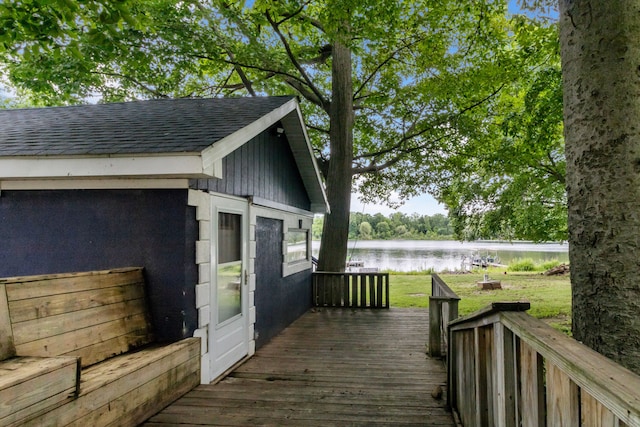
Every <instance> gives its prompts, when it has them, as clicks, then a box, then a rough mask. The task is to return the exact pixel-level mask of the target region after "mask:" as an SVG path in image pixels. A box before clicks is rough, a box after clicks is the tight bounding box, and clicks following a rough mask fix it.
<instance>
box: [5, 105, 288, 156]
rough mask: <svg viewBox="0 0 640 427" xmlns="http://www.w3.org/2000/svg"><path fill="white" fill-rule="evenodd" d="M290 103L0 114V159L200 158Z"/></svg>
mask: <svg viewBox="0 0 640 427" xmlns="http://www.w3.org/2000/svg"><path fill="white" fill-rule="evenodd" d="M291 99H292V97H289V96H287V97H284V96H283V97H264V98H258V97H255V98H213V99H158V100H149V101H136V102H123V103H114V104H92V105H76V106H71V107H55V108H29V109H16V110H0V156H34V155H37V156H46V155H83V154H143V153H180V152H200V151H203V150H204V149H206V148H207V147H209V146H210V145H212V144H214V143H215V142H217V141H219V140H221V139H222V138H224V137H226V136H228V135H231V134H233V133H234V132H236V131H238V130H240V129H242V128H244V127H246V126H248V125H250V124H251V123H253V122H255V121H256V120H258V119H260V118H261V117H263V116H264V115H266V114H268V113H270V112H271V111H273V110H275V109H276V108H278V107H281V106H282V105H283V104H285V103H287V102H288V101H290V100H291Z"/></svg>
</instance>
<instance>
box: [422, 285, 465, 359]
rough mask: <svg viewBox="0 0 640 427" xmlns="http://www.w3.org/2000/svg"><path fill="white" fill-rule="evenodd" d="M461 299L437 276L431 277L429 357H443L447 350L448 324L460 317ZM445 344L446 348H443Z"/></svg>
mask: <svg viewBox="0 0 640 427" xmlns="http://www.w3.org/2000/svg"><path fill="white" fill-rule="evenodd" d="M459 301H460V297H459V296H458V295H456V293H455V292H453V291H452V290H451V288H449V286H447V284H446V283H445V282H444V281H443V280H442V279H441V278H440V276H438V275H437V274H435V273H434V274H432V275H431V296H430V297H429V356H431V357H442V356H443V354H442V353H443V351H442V349H443V347H444V348H447V343H448V324H449V322H450V321H452V320H454V319H456V318H457V317H458V302H459ZM443 343H444V346H443Z"/></svg>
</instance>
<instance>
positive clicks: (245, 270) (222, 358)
mask: <svg viewBox="0 0 640 427" xmlns="http://www.w3.org/2000/svg"><path fill="white" fill-rule="evenodd" d="M210 202H211V231H210V233H211V254H210V256H211V294H210V304H211V311H210V319H209V340H208V341H209V342H208V344H209V351H210V357H211V360H210V366H209V371H210V372H209V376H210V378H211V380H215V379H216V378H218V377H219V376H221V375H222V374H224V373H225V372H226V371H227V370H228V369H229V368H231V367H232V366H234V365H235V364H236V363H238V362H239V361H241V360H242V359H243V358H244V357H246V356H247V355H248V354H249V343H250V334H249V332H250V328H249V321H250V312H249V273H250V271H249V237H250V236H249V223H250V221H249V219H250V218H249V201H248V200H247V199H243V198H240V197H232V196H226V195H220V194H211V201H210ZM220 212H224V213H231V214H239V215H241V216H242V223H241V230H242V245H241V257H242V272H241V284H240V289H241V293H240V294H241V313H240V314H238V315H236V316H234V317H232V318H231V319H228V320H226V321H223V322H221V323H220V324H218V292H217V291H218V287H217V286H218V283H217V268H218V213H220ZM225 334H229V335H230V334H235V335H236V338H238V339H239V340H240V341H239V342H238V343H237V344H236V345H233V346H231V348H229V349H226V348H223V349H221V348H220V346H219V344H218V342H219V341H223V340H225V339H227V336H228V335H225Z"/></svg>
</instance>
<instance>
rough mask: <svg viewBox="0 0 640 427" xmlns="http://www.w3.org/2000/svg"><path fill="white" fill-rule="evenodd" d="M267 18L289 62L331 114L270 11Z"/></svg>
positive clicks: (266, 12)
mask: <svg viewBox="0 0 640 427" xmlns="http://www.w3.org/2000/svg"><path fill="white" fill-rule="evenodd" d="M265 16H266V18H267V21H269V24H271V27H272V28H273V31H275V32H276V34H277V35H278V38H279V39H280V41H281V42H282V45H283V46H284V49H285V51H286V52H287V56H288V57H289V60H290V61H291V63H292V64H293V66H294V67H295V68H296V70H298V72H299V73H300V75H301V76H302V78H303V79H304V83H305V84H306V86H307V87H308V88H309V89H310V90H311V92H313V93H314V94H315V96H316V97H317V98H318V100H320V102H321V104H320V106H321V107H322V108H323V109H324V110H325V111H327V112H329V109H328V103H327V101H326V100H325V99H324V97H323V96H322V93H321V92H320V91H319V90H318V88H317V87H316V86H315V85H314V84H313V82H312V81H311V78H309V75H308V74H307V72H306V71H305V70H304V68H303V67H302V66H301V65H300V63H299V62H298V60H297V59H296V57H295V55H294V54H293V51H292V50H291V46H290V45H289V42H288V41H287V39H286V37H285V36H284V34H282V32H281V31H280V28H279V26H278V25H277V24H276V22H275V21H274V20H273V19H272V18H271V15H270V14H269V11H268V10H266V11H265Z"/></svg>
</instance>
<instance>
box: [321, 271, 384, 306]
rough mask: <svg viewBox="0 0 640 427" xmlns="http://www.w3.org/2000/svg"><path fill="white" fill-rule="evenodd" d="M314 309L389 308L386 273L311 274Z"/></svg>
mask: <svg viewBox="0 0 640 427" xmlns="http://www.w3.org/2000/svg"><path fill="white" fill-rule="evenodd" d="M313 303H314V305H316V306H317V307H353V308H389V273H351V272H344V273H333V272H326V271H315V272H314V273H313Z"/></svg>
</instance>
